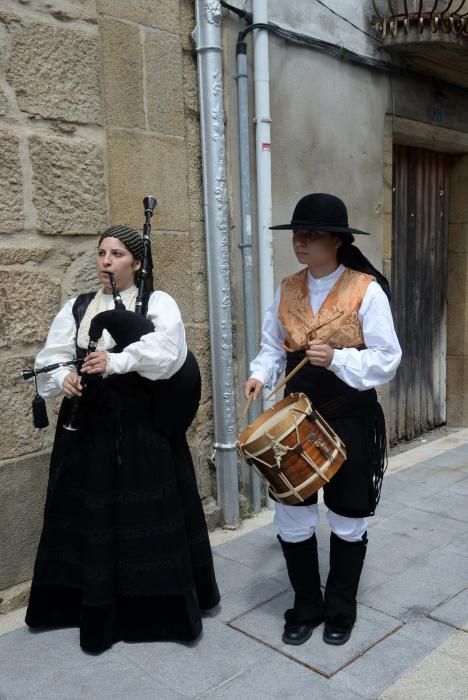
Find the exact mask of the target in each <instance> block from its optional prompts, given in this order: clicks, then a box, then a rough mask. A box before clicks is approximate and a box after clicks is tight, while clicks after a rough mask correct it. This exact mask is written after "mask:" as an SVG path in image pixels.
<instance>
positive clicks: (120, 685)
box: [0, 431, 468, 700]
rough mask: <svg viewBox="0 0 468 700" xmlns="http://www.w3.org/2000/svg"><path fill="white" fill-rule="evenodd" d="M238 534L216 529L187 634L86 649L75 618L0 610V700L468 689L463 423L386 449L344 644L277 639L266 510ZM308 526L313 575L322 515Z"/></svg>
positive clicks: (461, 693)
mask: <svg viewBox="0 0 468 700" xmlns="http://www.w3.org/2000/svg"><path fill="white" fill-rule="evenodd" d="M423 442H424V441H423ZM323 515H324V513H323ZM265 522H266V523H267V524H263V523H265ZM258 523H260V525H261V526H260V527H258V526H256V525H257V524H258ZM242 532H245V533H246V534H241V535H240V536H239V533H238V532H235V533H224V534H222V533H221V534H220V533H215V535H214V536H213V545H214V557H215V564H216V570H217V575H218V582H219V585H220V589H221V593H222V603H221V605H220V606H219V607H218V608H217V609H216V610H214V611H212V612H211V613H210V614H208V615H206V617H205V619H204V632H203V635H202V637H201V638H200V639H199V640H198V641H197V642H196V643H193V644H175V643H174V644H173V643H154V644H125V643H119V644H117V645H115V646H114V647H113V648H112V649H111V650H109V651H108V652H106V653H104V654H102V655H100V656H90V655H87V654H85V653H83V652H82V651H81V650H80V647H79V643H78V631H77V630H76V629H61V630H55V631H45V632H35V633H33V632H30V631H29V630H27V629H26V628H25V627H24V625H23V623H22V618H23V616H24V610H21V611H16V612H14V613H10V614H9V615H7V616H3V618H4V619H3V620H0V634H1V636H0V700H13V699H21V700H82V699H86V700H88V699H92V700H94V699H97V700H120V699H122V700H123V699H124V698H125V699H126V700H127V699H129V698H130V699H132V700H154V699H161V700H183V699H186V698H212V699H213V700H215V699H217V700H218V699H219V700H221V699H226V700H227V699H229V700H240V699H242V700H257V699H258V700H269V699H270V698H298V699H302V698H304V699H306V698H314V699H315V700H322V699H324V700H331V699H333V698H337V699H340V700H341V699H343V700H358V699H360V698H370V699H375V698H380V697H384V698H386V699H387V700H388V699H391V700H395V699H397V698H398V699H404V700H412V699H413V698H423V699H424V700H425V699H426V698H437V700H443V699H445V698H447V699H450V700H458V699H460V700H462V699H463V700H467V699H468V431H458V433H456V434H454V435H452V436H449V437H445V438H441V439H439V440H436V441H434V442H432V443H428V444H425V445H421V446H418V447H417V448H416V449H413V450H411V451H409V452H407V453H405V454H401V455H397V456H396V457H393V458H392V460H391V467H390V469H389V473H388V474H387V476H386V478H385V481H384V487H383V493H382V500H381V503H380V505H379V508H378V510H377V515H376V516H375V517H374V518H372V524H371V527H370V530H369V546H368V555H367V559H366V565H365V568H364V572H363V576H362V580H361V587H360V592H359V597H358V599H359V605H358V621H357V623H356V626H355V629H354V632H353V635H352V637H351V640H350V642H349V643H348V644H346V645H344V646H342V647H330V646H327V645H325V644H324V643H323V641H322V639H321V629H320V628H319V629H317V630H315V631H314V634H313V635H312V638H311V639H310V640H309V641H308V642H307V643H306V644H304V645H302V646H300V647H291V646H285V645H284V644H282V642H281V632H282V625H283V619H282V615H283V611H284V610H285V608H286V607H288V606H289V605H290V602H291V598H292V596H291V591H290V588H289V583H288V578H287V575H286V571H285V565H284V560H283V557H282V554H281V551H280V548H279V545H278V543H277V541H276V537H275V533H274V529H273V525H272V524H271V512H269V511H265V512H264V513H263V514H262V515H261V516H259V517H257V518H254V519H252V522H250V523H247V524H246V525H245V526H244V527H243V529H242ZM317 536H318V540H319V547H320V549H319V553H320V561H321V573H322V582H324V581H325V579H326V575H327V570H328V562H327V559H328V541H329V531H328V527H327V523H326V519H325V518H324V517H322V518H321V522H320V525H319V527H318V531H317ZM220 541H222V542H223V543H221V544H217V542H220ZM15 627H17V629H14V628H15ZM10 629H13V630H14V631H8V630H10ZM2 632H3V634H2Z"/></svg>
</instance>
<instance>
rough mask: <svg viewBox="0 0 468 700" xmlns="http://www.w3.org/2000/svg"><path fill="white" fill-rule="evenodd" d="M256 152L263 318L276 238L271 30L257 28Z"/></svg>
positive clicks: (261, 7)
mask: <svg viewBox="0 0 468 700" xmlns="http://www.w3.org/2000/svg"><path fill="white" fill-rule="evenodd" d="M252 10H253V23H254V24H258V23H262V24H267V23H268V0H253V2H252ZM253 35H254V36H253V45H254V86H255V153H256V162H257V219H258V257H259V278H260V313H261V317H262V319H263V318H264V317H265V313H266V311H267V309H268V307H269V306H270V304H271V303H272V301H273V297H274V281H273V239H272V234H271V231H270V228H269V227H270V226H271V206H272V205H271V136H270V131H271V118H270V71H269V57H268V32H267V31H266V30H265V29H255V30H254V32H253Z"/></svg>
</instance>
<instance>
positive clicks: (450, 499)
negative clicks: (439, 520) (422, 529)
mask: <svg viewBox="0 0 468 700" xmlns="http://www.w3.org/2000/svg"><path fill="white" fill-rule="evenodd" d="M413 508H415V509H420V510H425V511H426V512H428V513H436V514H437V515H442V516H443V517H445V518H449V519H451V520H458V521H460V522H463V523H468V495H466V494H464V493H457V492H455V491H449V490H448V488H447V489H446V490H445V491H441V492H440V493H438V494H437V496H436V497H432V496H431V497H428V498H415V499H414V503H413Z"/></svg>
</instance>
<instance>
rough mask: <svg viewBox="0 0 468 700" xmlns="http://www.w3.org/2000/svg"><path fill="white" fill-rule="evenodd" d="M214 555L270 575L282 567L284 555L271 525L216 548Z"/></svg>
mask: <svg viewBox="0 0 468 700" xmlns="http://www.w3.org/2000/svg"><path fill="white" fill-rule="evenodd" d="M216 557H223V558H225V559H228V560H229V561H234V562H239V563H240V564H243V565H244V566H246V567H248V568H250V569H252V570H254V571H255V572H257V573H262V574H266V575H267V576H271V575H272V574H275V573H277V572H279V571H281V570H282V569H284V557H283V552H282V550H281V546H280V544H279V542H278V540H277V538H276V533H275V530H274V528H273V526H267V527H264V528H261V529H260V530H257V531H255V532H252V533H249V534H248V535H244V536H243V537H239V538H238V539H237V540H233V541H232V542H228V543H226V544H223V545H220V546H219V547H217V548H216Z"/></svg>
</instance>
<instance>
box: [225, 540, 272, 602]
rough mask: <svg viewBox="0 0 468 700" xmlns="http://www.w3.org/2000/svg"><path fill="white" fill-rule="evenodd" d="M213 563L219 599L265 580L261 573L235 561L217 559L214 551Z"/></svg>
mask: <svg viewBox="0 0 468 700" xmlns="http://www.w3.org/2000/svg"><path fill="white" fill-rule="evenodd" d="M213 562H214V568H215V571H216V579H217V581H218V586H219V590H220V593H221V598H226V597H227V596H230V595H232V594H233V593H238V592H239V591H242V590H243V589H244V588H249V587H250V586H253V585H254V584H255V583H259V582H260V581H263V579H264V578H265V574H264V573H262V572H261V571H254V569H251V568H250V567H248V566H244V564H240V563H239V562H237V561H231V560H230V559H226V557H219V556H218V555H217V554H216V550H214V551H213Z"/></svg>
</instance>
